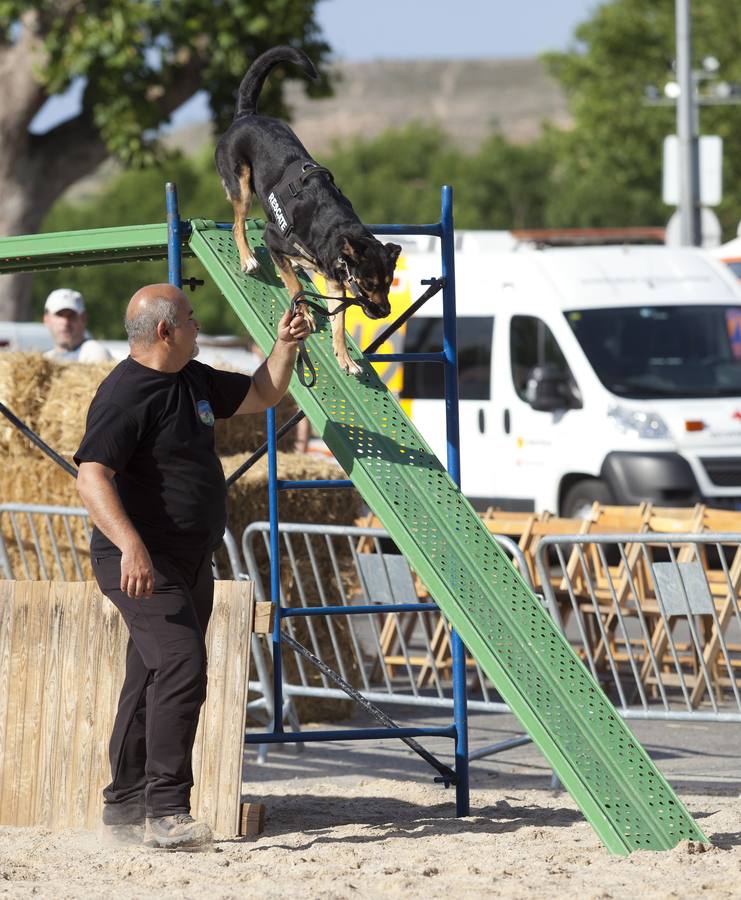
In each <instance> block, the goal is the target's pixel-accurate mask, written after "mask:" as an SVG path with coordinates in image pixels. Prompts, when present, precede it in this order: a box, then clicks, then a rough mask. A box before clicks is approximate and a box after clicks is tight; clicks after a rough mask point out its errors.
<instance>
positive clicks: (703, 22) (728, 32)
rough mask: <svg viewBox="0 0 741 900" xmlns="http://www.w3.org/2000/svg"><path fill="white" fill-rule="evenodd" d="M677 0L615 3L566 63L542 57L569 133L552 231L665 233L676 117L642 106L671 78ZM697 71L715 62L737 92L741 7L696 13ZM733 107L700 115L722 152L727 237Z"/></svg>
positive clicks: (736, 182) (731, 209)
mask: <svg viewBox="0 0 741 900" xmlns="http://www.w3.org/2000/svg"><path fill="white" fill-rule="evenodd" d="M674 6H675V3H674V0H612V2H610V3H605V4H602V5H601V6H599V7H597V9H596V10H595V11H594V13H593V14H592V16H591V18H590V19H589V20H588V21H587V22H585V23H584V24H582V25H580V26H579V28H578V29H577V30H576V41H577V43H576V46H575V48H574V49H573V50H571V51H570V52H568V53H562V54H550V55H547V56H546V57H545V60H546V63H547V64H548V65H549V67H550V69H551V71H552V73H553V74H554V75H555V77H556V78H557V79H558V80H559V81H560V82H561V84H562V86H563V87H564V88H565V89H566V91H567V93H568V96H569V100H570V106H571V111H572V114H573V116H574V120H575V126H574V128H573V130H572V131H571V132H569V133H568V134H564V135H561V136H560V137H559V140H558V142H557V143H558V145H559V146H558V149H557V154H556V159H557V161H556V167H555V169H554V172H553V177H554V196H553V198H552V201H551V202H550V203H549V206H548V222H549V224H569V225H574V226H578V225H585V226H586V225H638V224H641V225H643V224H657V223H658V224H661V223H663V222H665V221H666V220H667V218H668V217H669V215H670V213H671V211H672V210H671V209H670V208H668V207H666V206H664V205H663V204H662V202H661V156H662V142H663V139H664V137H665V136H666V135H667V134H671V133H673V132H674V131H675V123H676V113H675V110H674V108H673V107H666V108H664V107H655V106H653V107H652V106H646V105H644V103H643V92H644V88H645V86H646V85H649V84H655V85H658V86H663V85H664V84H665V83H666V82H667V81H669V80H671V79H672V78H673V74H672V72H671V70H670V68H669V66H670V63H671V61H672V60H673V58H674V55H675V25H674ZM692 24H693V32H694V35H693V36H694V63H695V65H696V66H699V64H700V62H701V60H702V59H703V57H705V56H709V55H712V56H715V57H716V58H717V59H718V60H720V63H721V67H722V69H721V74H722V77H723V78H724V79H725V80H726V81H731V82H734V81H735V82H741V6H739V4H733V3H728V2H727V0H703V2H702V3H694V4H692ZM739 109H740V108H739V107H738V106H715V107H704V108H703V109H702V111H701V114H700V126H701V132H702V133H703V134H719V135H721V136H722V137H723V139H724V142H725V146H724V185H725V186H724V192H725V197H724V202H723V204H722V206H721V207H720V208H719V209H718V210H717V212H718V215H719V217H720V219H721V222H722V223H723V224H724V226H725V229H726V232H727V233H732V229H734V228H735V225H736V223H737V221H738V218H739V209H740V208H741V154H740V153H739V149H741V113H740V112H739Z"/></svg>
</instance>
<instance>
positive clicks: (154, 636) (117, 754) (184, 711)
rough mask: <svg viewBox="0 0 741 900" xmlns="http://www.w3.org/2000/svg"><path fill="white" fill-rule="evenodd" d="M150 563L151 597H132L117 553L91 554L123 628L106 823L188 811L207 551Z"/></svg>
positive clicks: (202, 657) (207, 590)
mask: <svg viewBox="0 0 741 900" xmlns="http://www.w3.org/2000/svg"><path fill="white" fill-rule="evenodd" d="M152 562H153V564H154V591H153V593H152V596H151V597H148V598H146V599H140V600H135V599H132V598H131V597H129V596H128V595H127V594H125V593H123V591H121V589H120V582H121V557H120V556H112V557H104V558H93V571H94V573H95V577H96V579H97V581H98V584H99V585H100V589H101V591H102V592H103V593H104V594H105V595H106V596H107V597H108V598H109V599H110V600H111V601H112V602H113V603H114V604H115V606H116V608H117V609H118V611H119V612H120V613H121V615H122V616H123V619H124V621H125V622H126V625H127V627H128V629H129V644H128V647H127V650H126V677H125V679H124V683H123V688H122V689H121V696H120V699H119V702H118V711H117V713H116V719H115V722H114V725H113V733H112V735H111V742H110V748H109V750H110V761H111V777H112V781H111V783H110V784H109V785H108V787H107V788H105V790H104V791H103V797H104V800H105V806H104V809H103V821H104V822H105V823H106V824H109V825H113V824H117V823H122V822H132V821H137V820H139V819H141V818H142V817H143V816H144V815H146V816H169V815H173V814H175V813H188V812H190V790H191V788H192V787H193V771H192V768H191V756H192V752H193V741H194V739H195V734H196V728H197V726H198V716H199V714H200V708H201V705H202V703H203V701H204V699H205V697H206V644H205V641H204V635H205V633H206V626H207V625H208V620H209V617H210V615H211V609H212V607H213V576H212V574H211V554H207V555H205V556H203V557H201V558H195V559H193V560H190V561H189V560H183V559H174V558H171V557H168V556H163V555H158V554H152Z"/></svg>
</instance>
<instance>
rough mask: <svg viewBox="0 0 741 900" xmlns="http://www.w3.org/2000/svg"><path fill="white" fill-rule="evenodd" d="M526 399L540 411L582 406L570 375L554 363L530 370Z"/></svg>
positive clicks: (526, 386)
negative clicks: (575, 394)
mask: <svg viewBox="0 0 741 900" xmlns="http://www.w3.org/2000/svg"><path fill="white" fill-rule="evenodd" d="M525 400H526V401H527V402H528V403H529V404H530V406H532V408H533V409H534V410H537V411H538V412H554V411H555V410H557V409H574V408H577V407H579V406H581V404H580V403H579V402H578V400H577V398H576V397H575V396H574V392H573V390H572V388H571V384H570V382H569V378H568V376H567V375H566V374H565V373H564V372H563V371H561V370H560V369H558V368H557V367H556V366H554V365H553V363H545V364H544V365H542V366H536V367H535V368H534V369H531V370H530V374H529V375H528V378H527V383H526V385H525Z"/></svg>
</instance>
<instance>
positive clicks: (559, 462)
mask: <svg viewBox="0 0 741 900" xmlns="http://www.w3.org/2000/svg"><path fill="white" fill-rule="evenodd" d="M457 240H458V249H457V252H456V287H457V312H458V344H459V360H460V364H459V377H460V435H461V474H462V488H463V491H464V493H465V494H466V495H467V496H468V497H470V498H471V500H472V501H473V503H474V505H475V506H477V507H478V508H483V507H486V506H488V505H490V504H491V505H497V506H501V507H503V508H509V509H520V510H538V511H542V510H550V511H552V512H557V513H560V514H561V515H579V514H583V513H584V511H585V509H586V508H587V507H588V505H589V504H590V503H591V502H592V501H593V500H599V501H601V502H603V503H618V504H636V503H639V502H641V501H643V500H651V501H653V502H655V503H657V504H661V505H663V506H683V505H688V504H692V503H694V502H696V501H699V500H703V501H705V502H707V503H709V504H712V505H713V506H721V507H729V508H741V287H740V286H739V283H738V282H737V280H736V279H735V278H734V277H733V275H732V273H731V272H730V270H729V269H728V268H727V267H726V266H724V265H722V264H721V263H719V262H718V261H716V260H715V259H712V258H711V257H710V256H709V255H708V254H707V253H706V252H704V251H702V250H695V249H689V248H682V249H669V248H666V247H662V246H607V247H579V248H553V249H535V248H534V247H533V246H529V247H522V246H518V245H517V244H516V242H514V241H513V240H511V239H510V249H505V250H501V249H489V248H490V247H491V248H493V247H495V246H497V242H496V241H494V239H493V237H492V239H491V240H490V242H489V246H488V247H487V241H486V235H485V234H477V233H475V232H463V233H461V234H458V235H457ZM498 246H500V247H501V241H500V242H499V244H498ZM423 248H424V249H423ZM426 248H427V245H426V243H425V242H420V244H419V245H418V246H417V249H416V250H415V248H414V246H412V245H411V244H407V245H406V246H405V253H404V257H405V263H404V268H403V270H402V271H403V276H404V278H405V279H408V280H409V284H410V285H412V287H411V291H410V293H411V294H412V295H413V296H416V295H417V294H419V293H421V290H422V289H421V288H418V285H419V281H420V280H421V279H422V278H429V277H430V276H431V275H437V274H439V272H440V262H439V251H438V250H437V249H435V250H433V249H432V247H430V248H429V250H428V249H426ZM441 335H442V301H441V299H440V295H438V296H437V297H435V298H434V299H433V300H431V301H429V302H428V304H427V305H426V306H425V307H424V308H423V309H422V310H421V311H420V313H419V314H418V315H417V316H416V317H414V319H412V320H411V321H410V323H409V324H408V326H407V329H406V332H405V337H404V349H405V350H407V351H420V352H427V351H435V350H440V349H441V346H442V345H441ZM400 393H401V398H402V403H403V404H404V405H405V406H406V408H407V410H408V411H410V412H411V416H412V418H413V420H414V422H415V424H416V425H417V427H418V428H419V429H420V430H421V432H422V433H423V434H424V435H425V437H426V438H427V440H428V441H429V443H430V444H431V445H432V448H433V449H434V451H435V452H436V453H437V454H438V456H439V457H440V458H441V459H442V460H443V461H444V460H445V447H446V442H445V426H444V420H445V415H444V403H443V400H442V398H443V383H442V370H441V366H439V365H436V364H434V363H414V364H408V363H407V364H405V365H404V367H403V379H402V385H401V391H400Z"/></svg>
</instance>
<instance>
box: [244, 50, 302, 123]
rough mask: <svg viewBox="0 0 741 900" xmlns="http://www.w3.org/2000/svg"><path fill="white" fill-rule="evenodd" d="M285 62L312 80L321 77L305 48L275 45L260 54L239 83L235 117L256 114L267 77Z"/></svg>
mask: <svg viewBox="0 0 741 900" xmlns="http://www.w3.org/2000/svg"><path fill="white" fill-rule="evenodd" d="M284 62H289V63H293V64H294V65H295V66H298V67H299V69H301V71H302V72H303V73H304V74H305V75H306V76H308V77H309V78H311V79H312V81H314V80H316V79H317V78H318V77H319V76H318V74H317V71H316V69H315V68H314V63H313V62H312V61H311V60H310V59H309V57H308V56H307V55H306V54H305V53H304V51H303V50H295V49H294V48H293V47H285V46H281V47H273V49H272V50H267V51H266V52H265V53H263V54H262V55H261V56H258V57H257V59H256V60H255V61H254V62H253V63H252V65H251V66H250V67H249V69H247V74H246V75H245V76H244V78H243V79H242V83H241V84H240V85H239V92H238V94H237V108H236V110H235V112H234V118H235V119H236V118H237V116H247V115H254V114H255V113H256V112H257V98H258V97H259V96H260V91H261V90H262V86H263V84H264V83H265V79H266V78H267V77H268V75H269V73H270V71H271V70H272V69H273V68H275V66H277V65H279V64H280V63H284Z"/></svg>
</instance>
